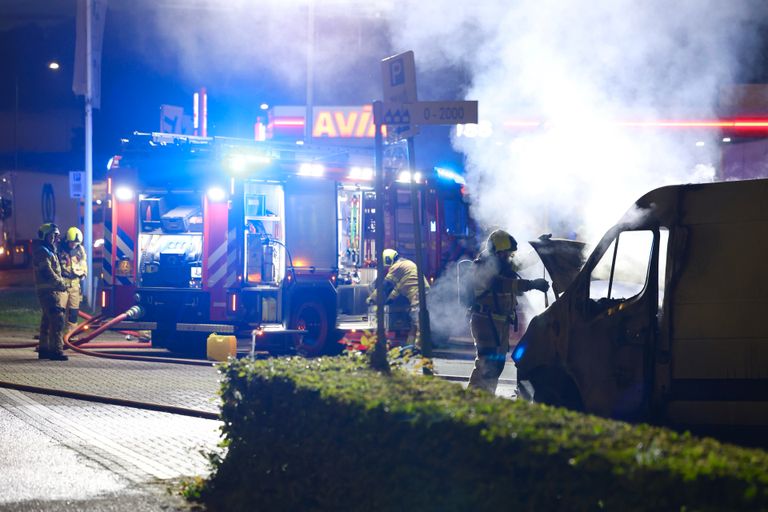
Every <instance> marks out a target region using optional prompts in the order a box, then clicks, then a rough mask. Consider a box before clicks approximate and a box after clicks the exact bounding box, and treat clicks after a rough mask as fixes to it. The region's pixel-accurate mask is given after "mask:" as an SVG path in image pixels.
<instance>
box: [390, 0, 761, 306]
mask: <svg viewBox="0 0 768 512" xmlns="http://www.w3.org/2000/svg"><path fill="white" fill-rule="evenodd" d="M434 4H435V2H425V1H419V0H415V1H410V2H407V7H405V8H403V9H400V10H399V11H398V12H399V13H400V14H402V15H403V16H404V19H400V20H399V22H398V23H395V24H393V25H392V27H393V37H394V40H395V46H396V47H397V48H402V49H413V50H414V51H415V54H416V57H417V68H419V69H420V70H421V71H422V72H424V73H428V72H429V70H433V75H432V76H439V72H440V70H444V69H446V68H447V67H448V66H457V65H458V66H463V67H464V68H466V69H468V70H469V73H468V74H469V77H470V78H471V86H470V87H469V88H468V90H467V92H466V98H467V99H474V100H478V101H479V105H480V116H481V122H482V123H484V124H485V130H481V131H486V132H490V131H491V130H488V128H487V127H488V126H492V133H491V135H490V136H489V137H475V138H468V137H461V138H455V139H454V144H455V146H456V147H457V148H459V149H460V150H461V151H463V152H464V153H465V154H466V170H467V173H468V184H469V190H470V193H471V195H472V211H473V215H474V217H475V218H476V219H477V220H478V221H479V222H480V223H481V225H483V226H484V227H486V228H492V227H502V228H505V229H507V230H508V231H510V232H511V233H513V234H514V235H515V236H516V237H517V238H518V240H519V241H520V242H521V244H520V247H521V252H524V250H525V249H526V247H525V246H526V245H527V244H525V243H524V241H526V240H533V239H535V238H536V237H538V235H540V234H542V233H546V232H550V233H553V234H554V235H555V236H565V237H575V238H578V239H580V240H583V241H586V242H588V243H589V244H594V243H596V242H597V240H599V238H600V237H601V236H602V234H603V233H604V232H605V230H606V229H607V228H608V227H610V226H611V225H612V224H614V223H615V222H616V221H617V220H618V219H619V217H620V216H621V215H622V214H623V213H624V212H625V211H626V210H627V208H628V207H630V205H631V204H632V202H633V201H634V200H635V199H637V198H638V197H639V196H640V195H642V194H643V193H645V192H646V191H648V190H651V189H653V188H655V187H658V186H662V185H666V184H672V183H687V182H698V181H702V180H706V179H711V175H712V169H713V166H714V165H716V163H717V161H718V154H719V148H718V142H719V141H718V139H717V136H718V134H717V133H715V132H713V131H710V132H702V133H691V132H682V131H681V132H678V133H675V132H674V131H671V130H659V129H643V128H637V127H634V128H630V127H619V126H617V124H616V122H617V121H644V120H651V121H653V120H665V119H666V120H670V119H691V118H711V117H716V116H717V100H718V92H719V87H721V86H723V85H728V84H729V83H732V81H733V75H734V72H735V71H736V67H737V64H738V62H739V60H740V59H739V55H740V52H746V51H749V49H748V48H746V43H747V42H748V41H750V34H748V33H747V31H746V25H747V24H746V22H747V21H748V20H749V19H750V18H752V17H758V16H761V15H763V14H764V13H765V7H764V6H762V5H760V4H758V3H756V2H749V1H740V0H736V1H730V2H719V1H716V0H681V1H677V2H668V1H665V0H649V1H644V2H638V1H636V0H611V1H597V2H596V1H586V0H585V1H581V0H537V1H536V2H527V1H493V2H456V3H451V4H450V6H448V5H447V4H443V5H442V8H436V7H435V5H434ZM422 90H423V89H422ZM430 99H438V98H430ZM514 120H517V121H538V122H541V123H543V124H541V125H539V126H538V127H536V128H535V129H531V128H518V129H510V128H506V129H505V128H504V124H505V122H509V121H514ZM696 143H698V144H696ZM702 143H703V144H702ZM541 271H542V270H541V268H540V267H538V268H532V269H530V270H529V272H528V273H527V275H525V272H524V273H523V274H524V275H525V276H526V277H529V278H534V277H540V276H541V275H542V274H541ZM441 286H443V287H444V286H447V284H446V283H440V282H438V283H437V286H436V287H435V288H437V289H438V290H439V289H440V287H441ZM526 297H527V298H530V300H529V301H528V302H529V303H530V304H532V305H533V306H532V307H533V309H534V311H528V312H527V313H529V314H530V313H532V312H535V311H540V308H541V307H543V305H544V304H543V300H542V296H541V294H540V293H534V292H532V293H528V294H526ZM430 308H431V309H432V310H433V311H434V312H436V313H439V312H440V316H443V317H447V318H450V317H451V316H452V315H453V313H451V312H450V311H452V310H453V311H454V312H455V307H452V306H451V305H450V304H448V303H446V304H445V305H444V307H442V305H441V306H438V305H437V304H433V305H431V306H430ZM445 308H447V310H448V311H449V313H447V314H443V313H441V312H442V311H443V310H444V309H445Z"/></svg>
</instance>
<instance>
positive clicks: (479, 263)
mask: <svg viewBox="0 0 768 512" xmlns="http://www.w3.org/2000/svg"><path fill="white" fill-rule="evenodd" d="M516 250H517V241H516V240H515V239H514V238H513V237H512V235H510V234H509V233H507V232H506V231H503V230H500V229H499V230H496V231H494V232H492V233H491V234H490V236H489V237H488V240H487V241H486V248H485V250H484V251H483V252H482V253H480V255H479V256H478V257H477V258H476V259H475V260H474V262H473V263H474V265H473V268H472V270H473V271H472V275H471V278H470V279H469V280H468V283H467V286H468V287H469V289H468V290H466V292H465V293H466V296H467V297H468V302H469V304H468V305H469V328H470V332H471V334H472V339H473V341H474V343H475V350H476V357H475V367H474V369H473V370H472V375H471V376H470V378H469V386H470V387H474V388H480V389H485V390H487V391H490V392H491V393H495V392H496V385H497V384H498V381H499V376H500V375H501V372H502V371H503V370H504V363H505V360H506V357H507V352H508V351H509V328H510V326H511V325H512V324H513V323H514V322H515V320H516V318H515V306H516V305H517V298H516V295H520V294H522V293H523V292H527V291H529V290H534V289H535V290H541V291H542V292H545V293H546V291H547V290H549V283H548V282H547V280H546V279H533V280H530V281H529V280H527V279H521V278H520V276H519V275H517V273H516V272H515V270H514V269H513V267H512V261H511V259H512V255H513V254H514V252H515V251H516Z"/></svg>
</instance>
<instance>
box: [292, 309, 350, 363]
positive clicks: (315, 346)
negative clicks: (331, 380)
mask: <svg viewBox="0 0 768 512" xmlns="http://www.w3.org/2000/svg"><path fill="white" fill-rule="evenodd" d="M329 323H330V322H329V321H328V312H327V311H326V308H325V307H323V305H322V304H320V303H319V302H314V301H311V302H302V303H301V304H299V305H298V306H297V307H296V309H295V310H293V311H292V312H291V321H290V326H291V329H299V330H302V331H304V334H303V335H296V336H295V337H294V338H295V339H294V346H295V347H296V351H297V352H298V353H299V354H301V355H304V356H308V357H315V356H319V355H322V354H324V353H326V351H327V350H328V349H329V348H330V347H328V345H330V344H331V339H330V338H331V336H330V331H331V329H330V325H329ZM339 346H341V344H339Z"/></svg>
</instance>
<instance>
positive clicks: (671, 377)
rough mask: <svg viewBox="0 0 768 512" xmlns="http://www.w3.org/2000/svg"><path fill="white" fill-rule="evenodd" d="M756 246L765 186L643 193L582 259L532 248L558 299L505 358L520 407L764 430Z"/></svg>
mask: <svg viewBox="0 0 768 512" xmlns="http://www.w3.org/2000/svg"><path fill="white" fill-rule="evenodd" d="M766 235H768V180H751V181H739V182H723V183H710V184H700V185H680V186H668V187H663V188H659V189H656V190H653V191H651V192H649V193H647V194H646V195H644V196H643V197H641V198H640V199H639V200H637V202H636V204H635V205H634V206H633V207H632V208H631V209H630V210H629V211H628V212H627V213H626V214H625V215H624V216H623V218H622V219H621V220H620V221H619V223H618V224H616V225H615V226H614V227H613V228H611V229H610V230H609V231H608V232H607V233H606V234H605V236H604V237H603V238H602V240H601V241H600V242H599V243H598V245H597V246H596V247H595V248H594V250H593V251H592V253H591V254H590V255H589V256H588V257H586V258H584V259H582V258H579V257H578V256H574V254H577V253H575V252H574V250H575V249H574V247H573V246H572V245H569V242H568V241H562V240H552V239H548V238H542V239H540V240H538V241H536V242H532V245H534V248H535V249H536V250H537V252H538V253H539V255H540V256H541V258H542V260H543V261H544V263H545V265H547V267H548V270H549V271H550V274H551V276H552V279H553V289H554V290H555V292H556V295H557V296H558V297H557V300H556V301H555V302H554V303H553V304H552V305H551V306H550V307H549V308H548V309H547V310H546V311H544V312H543V313H542V314H540V315H538V316H536V317H534V318H533V319H532V321H531V322H530V324H529V326H528V329H527V331H526V333H525V335H524V336H523V338H522V339H521V341H520V343H519V344H518V345H517V346H516V348H515V349H514V350H513V354H512V358H513V360H514V361H515V364H516V365H517V372H518V373H517V376H518V382H519V391H520V393H521V395H523V396H526V397H528V398H532V399H533V400H535V401H540V402H544V403H550V404H555V405H563V406H567V407H570V408H573V409H579V410H583V411H586V412H590V413H594V414H599V415H602V416H610V417H615V418H622V419H631V420H651V421H656V422H662V423H668V424H672V425H676V426H681V427H694V428H698V427H704V429H708V428H710V427H714V428H720V427H730V426H739V427H759V426H766V425H768V321H766V319H768V264H767V263H766V259H767V257H766V255H767V254H768V237H767V236H766ZM568 250H570V251H571V256H570V257H565V258H564V257H563V254H564V251H565V252H566V253H567V251H568Z"/></svg>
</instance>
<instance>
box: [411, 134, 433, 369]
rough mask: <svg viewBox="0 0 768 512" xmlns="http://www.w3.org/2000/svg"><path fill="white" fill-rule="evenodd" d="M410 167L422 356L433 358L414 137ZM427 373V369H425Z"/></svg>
mask: <svg viewBox="0 0 768 512" xmlns="http://www.w3.org/2000/svg"><path fill="white" fill-rule="evenodd" d="M408 166H409V167H410V171H411V184H410V187H411V210H412V211H413V238H414V240H413V241H414V245H415V246H416V253H415V261H414V263H416V275H417V279H418V280H419V331H420V335H421V354H422V355H423V356H424V357H432V335H431V332H430V326H429V311H428V310H427V291H426V288H425V286H424V264H423V258H422V240H421V226H422V223H421V208H420V205H419V197H418V193H417V191H416V188H417V187H418V183H416V181H415V180H414V179H413V177H414V176H415V174H416V149H415V144H414V142H413V137H408ZM423 369H424V370H425V373H426V371H427V370H428V369H427V367H423Z"/></svg>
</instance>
